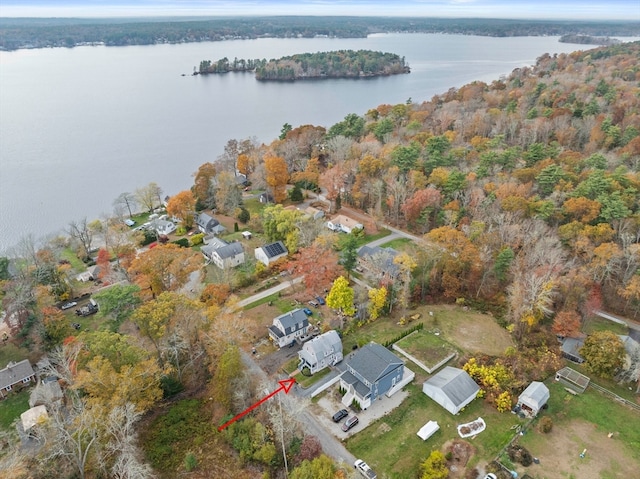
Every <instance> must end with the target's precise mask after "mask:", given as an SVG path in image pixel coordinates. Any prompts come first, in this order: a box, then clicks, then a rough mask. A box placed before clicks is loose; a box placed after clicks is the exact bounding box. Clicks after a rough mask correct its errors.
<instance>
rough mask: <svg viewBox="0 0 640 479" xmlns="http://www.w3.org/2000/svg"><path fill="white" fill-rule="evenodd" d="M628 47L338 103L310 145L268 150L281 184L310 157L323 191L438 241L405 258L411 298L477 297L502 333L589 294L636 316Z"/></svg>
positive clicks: (635, 131)
mask: <svg viewBox="0 0 640 479" xmlns="http://www.w3.org/2000/svg"><path fill="white" fill-rule="evenodd" d="M639 52H640V44H638V43H633V44H623V45H617V46H612V47H609V48H600V49H595V50H591V51H586V52H576V53H573V54H561V55H554V56H550V55H543V56H542V57H540V58H539V59H538V61H537V64H536V65H535V66H534V67H532V68H522V69H518V70H515V71H514V72H512V73H511V74H510V75H509V76H507V77H504V78H501V79H499V80H496V81H494V82H492V83H491V84H485V83H482V82H474V83H472V84H469V85H465V86H464V87H461V88H459V89H451V90H449V91H448V92H446V93H443V94H441V95H438V96H435V97H434V98H432V99H431V100H430V101H425V102H423V103H412V102H411V101H408V102H407V103H406V104H398V105H380V106H378V107H377V108H373V109H371V110H369V111H368V112H367V113H366V114H365V115H364V116H363V117H361V116H358V115H355V114H353V115H348V116H347V117H346V118H345V120H344V121H342V122H340V123H338V124H336V125H333V126H332V127H331V128H330V129H329V130H328V133H327V141H326V144H325V145H324V146H323V147H322V148H321V149H317V148H313V146H312V145H311V144H310V143H307V142H306V140H305V137H306V134H308V133H309V132H310V131H311V130H310V129H309V128H308V127H300V128H296V129H294V130H293V131H291V132H289V133H288V134H287V135H286V137H285V138H284V140H281V141H278V142H274V143H273V144H272V145H271V146H270V148H271V150H272V151H274V152H276V153H277V154H279V155H281V156H282V157H284V159H285V161H286V163H287V166H288V172H289V174H290V175H292V177H293V178H294V180H295V178H299V177H305V178H306V177H308V176H310V175H306V174H305V169H306V168H308V167H310V165H314V168H315V167H316V166H315V165H316V163H315V162H312V161H307V159H306V158H305V156H306V155H308V154H311V156H314V155H315V156H317V158H318V160H319V163H320V164H321V165H322V168H321V170H322V173H321V174H320V180H319V181H320V184H321V185H322V186H324V187H325V188H326V189H327V191H328V197H329V198H330V199H333V200H335V199H336V198H337V197H338V196H339V192H341V191H342V192H343V193H341V194H340V198H339V199H340V201H341V203H342V204H343V205H344V204H348V205H351V206H353V207H356V208H359V209H361V210H363V211H365V212H368V213H370V214H371V215H372V216H373V217H375V218H377V219H378V221H384V222H388V223H390V224H392V225H395V226H399V227H402V228H408V229H409V230H411V231H413V232H415V233H418V234H426V238H427V239H428V240H429V241H430V242H431V243H437V244H438V245H440V246H442V247H444V249H441V248H436V249H434V250H432V251H431V254H427V255H425V259H424V261H423V262H422V263H421V264H419V266H418V268H422V269H426V271H424V275H426V277H427V278H428V281H420V282H418V281H415V282H414V287H413V298H414V299H415V300H416V301H423V300H425V298H427V297H430V298H432V299H433V298H440V299H447V300H450V301H453V300H455V299H456V298H458V297H466V298H475V299H476V300H478V301H480V302H487V303H490V304H493V305H494V307H499V309H502V310H503V311H504V312H505V314H504V319H505V320H506V321H508V322H509V323H511V324H512V325H513V326H514V327H516V329H518V328H519V327H520V325H523V324H529V325H531V324H534V323H537V322H539V321H544V320H545V318H549V317H551V316H552V315H553V314H555V313H557V312H560V311H565V310H576V309H579V310H583V309H584V308H585V307H587V304H588V303H589V302H588V301H587V300H588V298H591V299H592V301H595V302H596V303H600V301H604V303H605V304H606V306H607V307H608V308H610V309H612V310H614V311H617V312H620V313H625V314H629V315H632V316H635V315H637V313H638V310H639V308H640V276H638V274H637V266H638V262H639V261H640V256H639V251H638V244H637V243H638V239H640V216H639V215H638V188H639V187H640V183H639V177H638V161H639V159H640V136H639V131H640V116H639V110H638V105H639V101H640V98H639V96H640V89H639V87H638V81H639V80H640V68H639V67H638V65H639V61H638V60H639V55H640V54H639ZM311 136H313V135H311ZM311 150H313V151H311ZM311 176H312V175H311ZM589 304H591V303H589Z"/></svg>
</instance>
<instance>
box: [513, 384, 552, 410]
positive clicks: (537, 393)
mask: <svg viewBox="0 0 640 479" xmlns="http://www.w3.org/2000/svg"><path fill="white" fill-rule="evenodd" d="M548 400H549V388H547V386H545V385H544V384H543V383H541V382H539V381H533V382H532V383H531V384H529V386H527V389H525V390H524V391H522V394H520V396H519V397H518V402H524V403H526V404H527V405H528V406H536V407H537V408H541V407H542V406H544V405H545V404H546V402H547V401H548Z"/></svg>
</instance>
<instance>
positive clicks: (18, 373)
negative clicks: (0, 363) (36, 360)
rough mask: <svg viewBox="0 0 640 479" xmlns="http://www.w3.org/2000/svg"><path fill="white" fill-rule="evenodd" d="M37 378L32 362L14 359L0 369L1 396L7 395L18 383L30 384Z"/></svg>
mask: <svg viewBox="0 0 640 479" xmlns="http://www.w3.org/2000/svg"><path fill="white" fill-rule="evenodd" d="M35 378H36V374H35V373H34V372H33V368H32V367H31V363H30V362H29V360H28V359H24V360H22V361H20V362H19V363H14V362H13V361H12V362H10V363H9V364H7V367H6V368H4V369H1V370H0V396H1V397H6V396H7V394H8V393H10V392H11V391H12V390H13V388H14V387H15V386H16V385H18V384H29V383H30V382H31V381H33V380H34V379H35Z"/></svg>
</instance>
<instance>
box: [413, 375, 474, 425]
mask: <svg viewBox="0 0 640 479" xmlns="http://www.w3.org/2000/svg"><path fill="white" fill-rule="evenodd" d="M478 391H480V386H478V385H477V384H476V382H475V381H474V380H473V379H471V376H469V374H467V372H466V371H463V370H462V369H458V368H453V367H451V366H447V367H445V368H444V369H442V371H440V372H439V373H438V374H436V375H435V376H433V377H431V378H429V379H428V380H427V381H425V382H424V384H423V385H422V392H423V393H425V394H426V395H427V396H429V397H430V398H431V399H433V400H434V401H435V402H437V403H438V404H440V406H442V407H443V408H445V409H446V410H447V411H449V412H450V413H451V414H458V413H459V412H460V410H461V409H462V408H463V407H465V406H466V405H467V404H469V403H470V402H471V401H473V400H474V399H475V397H476V395H477V394H478Z"/></svg>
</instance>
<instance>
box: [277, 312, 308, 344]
mask: <svg viewBox="0 0 640 479" xmlns="http://www.w3.org/2000/svg"><path fill="white" fill-rule="evenodd" d="M268 329H269V337H270V338H271V339H272V340H273V342H274V343H275V344H277V345H278V347H280V348H281V347H283V346H287V345H289V344H291V343H292V342H293V341H295V340H296V339H298V338H300V337H302V336H306V334H307V331H308V330H309V319H308V318H307V315H306V314H305V312H304V311H303V310H302V309H301V308H298V309H294V310H293V311H289V312H288V313H284V314H282V315H280V316H278V317H277V318H274V319H273V324H272V325H271V326H268Z"/></svg>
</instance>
